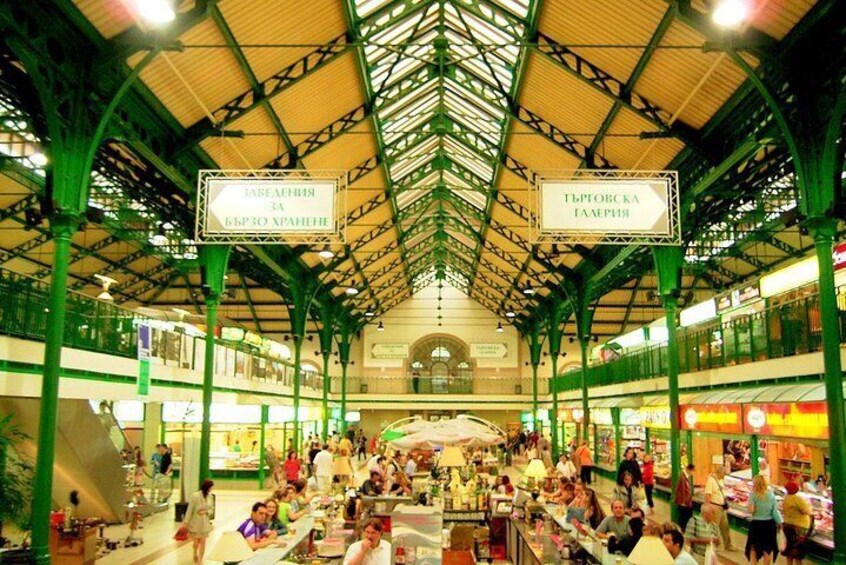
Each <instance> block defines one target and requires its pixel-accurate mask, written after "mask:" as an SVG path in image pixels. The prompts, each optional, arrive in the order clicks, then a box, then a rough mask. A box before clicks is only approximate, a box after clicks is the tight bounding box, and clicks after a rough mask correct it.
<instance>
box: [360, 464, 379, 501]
mask: <svg viewBox="0 0 846 565" xmlns="http://www.w3.org/2000/svg"><path fill="white" fill-rule="evenodd" d="M383 488H384V485H383V484H382V473H381V472H379V471H377V470H376V469H373V470H372V471H370V478H369V479H367V480H366V481H364V483H363V484H362V485H361V494H363V495H364V496H382V490H383Z"/></svg>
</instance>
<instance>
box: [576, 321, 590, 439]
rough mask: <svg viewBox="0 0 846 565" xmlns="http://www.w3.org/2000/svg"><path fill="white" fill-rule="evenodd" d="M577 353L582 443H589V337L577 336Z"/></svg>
mask: <svg viewBox="0 0 846 565" xmlns="http://www.w3.org/2000/svg"><path fill="white" fill-rule="evenodd" d="M578 339H579V351H580V353H581V356H582V370H581V372H580V373H579V378H580V380H581V388H582V441H589V439H590V433H589V432H588V428H589V427H590V403H589V397H588V343H589V342H590V336H579V338H578Z"/></svg>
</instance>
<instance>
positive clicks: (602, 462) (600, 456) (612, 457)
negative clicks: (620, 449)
mask: <svg viewBox="0 0 846 565" xmlns="http://www.w3.org/2000/svg"><path fill="white" fill-rule="evenodd" d="M595 462H596V465H597V467H599V468H601V469H605V470H606V471H616V470H617V443H616V439H615V434H614V426H596V457H595Z"/></svg>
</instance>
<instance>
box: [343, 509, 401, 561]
mask: <svg viewBox="0 0 846 565" xmlns="http://www.w3.org/2000/svg"><path fill="white" fill-rule="evenodd" d="M384 529H385V526H384V524H383V523H382V520H380V519H379V518H371V519H370V520H368V521H367V522H366V523H365V525H364V530H363V533H362V538H361V540H359V541H357V542H355V543H353V544H352V545H350V547H349V549H347V553H346V555H344V563H343V565H391V544H390V543H388V542H387V541H385V540H383V539H382V531H383V530H384Z"/></svg>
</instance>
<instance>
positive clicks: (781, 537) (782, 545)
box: [776, 528, 787, 553]
mask: <svg viewBox="0 0 846 565" xmlns="http://www.w3.org/2000/svg"><path fill="white" fill-rule="evenodd" d="M776 547H778V551H779V553H784V551H785V550H786V549H787V536H786V535H785V534H784V528H780V529H779V531H778V533H777V534H776Z"/></svg>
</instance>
